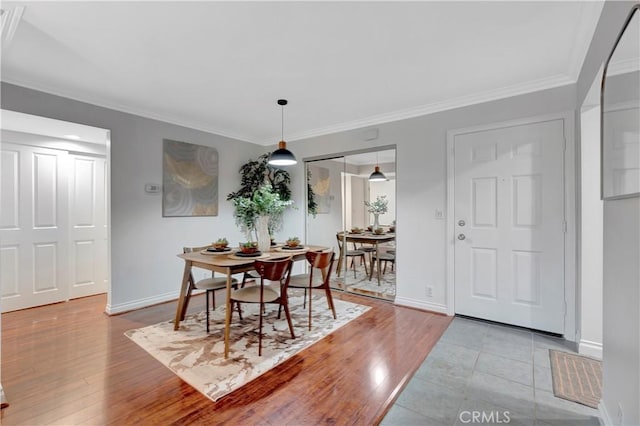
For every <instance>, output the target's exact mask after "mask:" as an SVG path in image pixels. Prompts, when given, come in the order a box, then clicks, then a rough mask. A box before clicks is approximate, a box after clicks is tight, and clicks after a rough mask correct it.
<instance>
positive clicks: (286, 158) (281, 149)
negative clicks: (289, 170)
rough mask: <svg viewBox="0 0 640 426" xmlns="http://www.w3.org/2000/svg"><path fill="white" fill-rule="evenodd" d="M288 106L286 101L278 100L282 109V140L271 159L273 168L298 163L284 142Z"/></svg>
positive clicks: (270, 162)
mask: <svg viewBox="0 0 640 426" xmlns="http://www.w3.org/2000/svg"><path fill="white" fill-rule="evenodd" d="M286 104H287V100H286V99H278V105H280V106H281V107H282V138H281V139H280V142H278V149H276V150H275V151H273V152H272V153H271V156H270V157H269V164H271V165H272V166H292V165H294V164H296V163H297V162H298V161H297V160H296V157H295V156H294V155H293V153H292V152H291V151H289V150H288V149H287V143H286V142H285V141H284V106H285V105H286Z"/></svg>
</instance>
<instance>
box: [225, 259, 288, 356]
mask: <svg viewBox="0 0 640 426" xmlns="http://www.w3.org/2000/svg"><path fill="white" fill-rule="evenodd" d="M292 265H293V260H292V259H291V258H290V257H286V258H284V259H278V260H256V261H255V262H254V264H253V266H254V269H255V270H256V272H257V273H258V275H260V285H256V286H247V287H244V288H240V289H238V290H236V291H233V292H231V303H232V304H233V303H234V302H235V303H237V305H238V315H239V316H240V319H242V311H241V310H240V304H241V303H258V304H259V308H258V312H259V314H258V316H259V318H260V319H259V326H258V327H259V334H258V336H259V337H258V356H262V317H263V315H264V309H263V308H264V305H265V304H266V303H274V304H278V305H279V308H284V313H285V315H286V317H287V322H288V323H289V330H290V331H291V338H292V339H295V338H296V336H295V334H294V333H293V324H292V323H291V313H290V312H289V303H288V302H289V301H288V297H287V288H288V287H289V280H290V279H291V267H292ZM265 280H268V281H273V282H278V283H280V288H279V289H277V290H276V289H274V288H273V286H269V285H266V284H265ZM232 314H233V312H232ZM279 317H280V310H279V309H278V318H279Z"/></svg>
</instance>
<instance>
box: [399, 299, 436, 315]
mask: <svg viewBox="0 0 640 426" xmlns="http://www.w3.org/2000/svg"><path fill="white" fill-rule="evenodd" d="M394 303H395V304H396V305H399V306H406V307H409V308H416V309H420V310H423V311H432V312H437V313H439V314H445V315H448V313H447V307H446V306H445V305H442V304H440V303H430V302H425V301H423V300H416V299H409V298H406V297H396V300H395V302H394Z"/></svg>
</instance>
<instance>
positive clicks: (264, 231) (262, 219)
mask: <svg viewBox="0 0 640 426" xmlns="http://www.w3.org/2000/svg"><path fill="white" fill-rule="evenodd" d="M256 233H257V234H258V250H260V251H261V252H263V253H266V252H268V251H269V250H270V249H271V235H269V216H258V217H257V218H256Z"/></svg>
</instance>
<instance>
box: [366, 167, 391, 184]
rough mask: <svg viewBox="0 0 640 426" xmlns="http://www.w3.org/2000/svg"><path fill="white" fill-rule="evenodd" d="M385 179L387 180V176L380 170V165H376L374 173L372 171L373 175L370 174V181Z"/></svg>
mask: <svg viewBox="0 0 640 426" xmlns="http://www.w3.org/2000/svg"><path fill="white" fill-rule="evenodd" d="M383 180H387V177H386V176H385V175H384V173H382V172H381V171H380V167H379V166H376V168H375V169H374V171H373V173H371V175H370V176H369V181H370V182H380V181H383Z"/></svg>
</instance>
